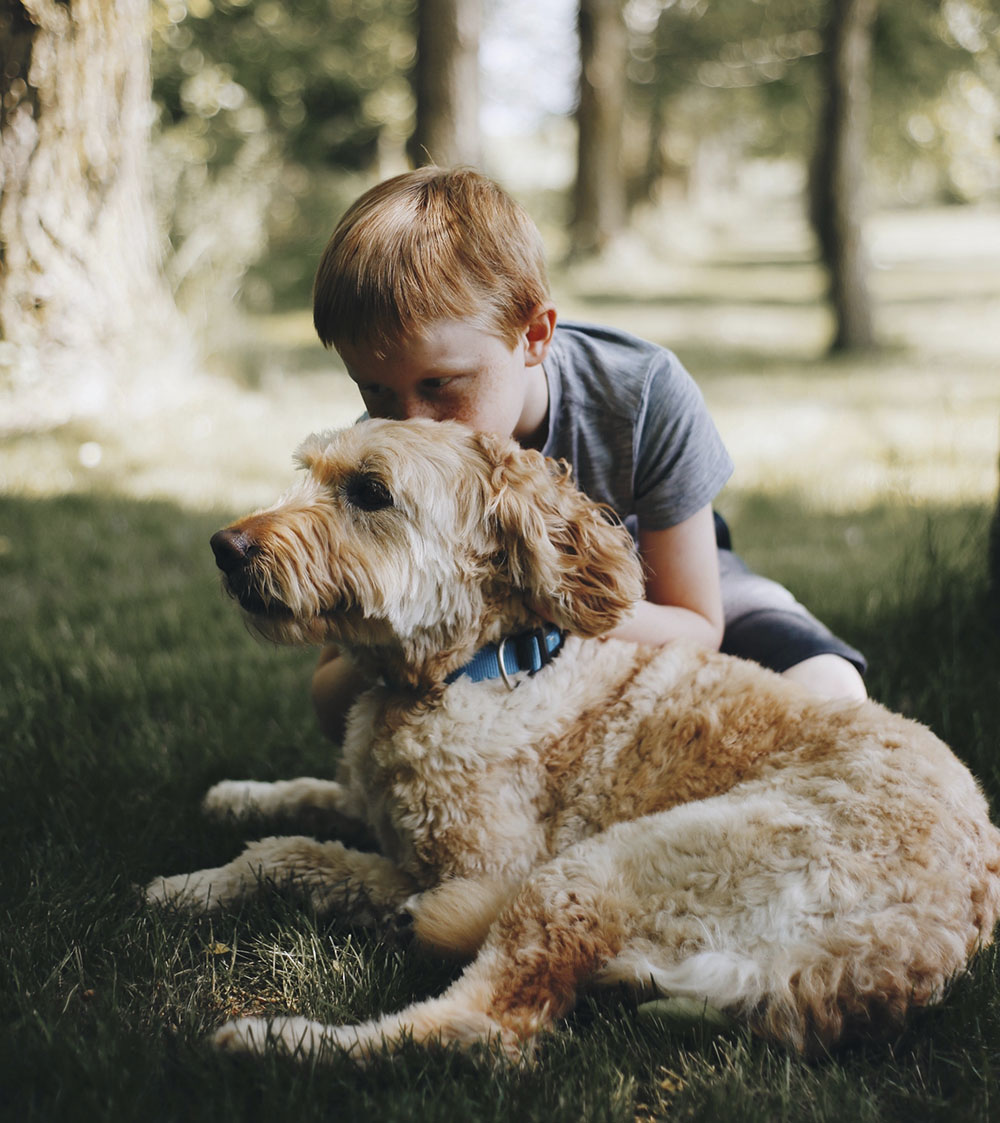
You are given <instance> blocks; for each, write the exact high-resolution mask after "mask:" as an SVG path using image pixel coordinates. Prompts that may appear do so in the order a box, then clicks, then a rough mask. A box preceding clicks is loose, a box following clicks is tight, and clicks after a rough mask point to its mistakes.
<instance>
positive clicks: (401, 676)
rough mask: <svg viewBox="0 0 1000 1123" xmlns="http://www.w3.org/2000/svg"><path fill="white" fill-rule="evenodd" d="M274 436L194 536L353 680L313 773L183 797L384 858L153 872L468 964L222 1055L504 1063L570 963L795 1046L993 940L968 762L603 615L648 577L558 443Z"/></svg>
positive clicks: (255, 851) (960, 964) (543, 1019)
mask: <svg viewBox="0 0 1000 1123" xmlns="http://www.w3.org/2000/svg"><path fill="white" fill-rule="evenodd" d="M298 459H299V461H300V463H301V465H302V466H303V467H304V468H306V469H307V474H306V476H305V478H304V479H303V480H302V481H301V483H300V484H299V485H298V486H297V487H296V488H295V489H294V490H292V491H291V492H290V493H289V494H288V495H286V496H285V497H284V498H283V499H282V500H281V501H280V502H279V503H277V504H276V505H275V506H274V507H271V508H269V509H268V510H265V511H261V512H259V513H257V514H254V515H251V516H249V517H248V518H245V519H243V520H241V521H240V522H238V523H236V524H234V525H233V526H231V527H230V528H228V529H227V530H224V531H220V532H219V534H217V535H216V536H215V538H214V539H213V548H214V549H215V552H216V556H217V559H218V562H219V565H220V567H221V568H222V569H223V570H224V573H225V577H224V581H225V584H226V585H227V587H228V589H229V591H230V592H231V593H232V594H233V595H234V596H235V597H236V599H237V600H238V601H239V603H240V604H241V606H242V608H243V609H244V611H245V612H246V614H247V615H248V617H249V619H250V621H251V622H252V624H253V626H254V627H255V628H256V629H257V630H258V631H259V632H261V633H263V635H265V636H268V637H270V638H272V639H274V640H277V641H279V642H282V643H307V644H319V643H324V642H326V641H328V640H333V641H335V642H336V643H337V644H338V645H340V647H341V648H342V650H344V651H345V652H347V653H349V655H350V657H351V658H352V659H353V660H355V661H356V663H357V664H358V665H359V666H360V667H362V668H364V669H365V670H366V671H368V672H369V674H370V676H371V681H373V682H376V685H374V686H372V687H371V688H370V689H369V690H368V691H367V692H366V693H364V694H363V695H362V696H361V697H360V698H359V700H358V701H357V702H356V703H355V705H354V707H353V709H352V711H351V714H350V717H349V721H348V729H347V734H346V737H345V741H344V746H343V756H342V760H341V762H340V771H339V779H338V780H337V781H336V782H332V781H325V780H317V779H309V778H305V779H299V780H292V781H288V782H283V783H276V784H265V783H254V782H251V781H246V782H234V781H226V782H223V783H221V784H218V785H216V786H215V787H214V788H212V789H211V791H210V792H209V793H208V796H207V797H206V807H207V809H208V810H209V811H211V812H215V813H218V814H235V815H243V814H254V815H268V814H272V813H273V814H278V813H280V814H282V815H287V814H289V813H292V812H296V811H302V812H308V813H309V814H311V815H312V816H314V817H315V815H316V814H317V813H319V814H322V815H325V816H326V817H327V821H328V823H329V825H330V827H331V833H339V834H340V835H341V837H344V836H345V835H346V836H348V837H355V838H357V837H364V836H369V837H370V838H372V839H373V840H374V842H375V844H376V845H377V848H378V849H377V852H376V851H373V850H362V849H353V848H350V847H348V846H345V845H344V844H343V843H342V842H339V841H322V842H321V841H316V840H314V839H313V838H307V837H284V838H265V839H263V840H261V841H258V842H254V843H252V844H251V845H250V846H248V847H247V849H246V850H245V851H244V852H243V853H242V854H241V855H240V856H239V857H237V858H236V859H235V860H234V861H231V862H229V863H228V864H227V865H224V866H221V867H219V868H217V869H209V870H201V871H199V872H197V873H192V874H188V875H182V876H178V877H168V878H158V879H157V880H155V881H154V882H153V883H152V884H151V885H150V886H149V888H148V890H147V892H148V895H149V897H150V899H152V900H153V901H157V902H172V903H174V904H176V905H178V906H180V907H185V908H189V909H191V910H192V911H196V912H206V911H208V910H212V909H215V908H217V907H220V906H226V905H229V904H231V903H232V902H235V901H237V900H240V899H243V898H246V897H248V896H249V895H251V894H255V893H258V892H260V891H262V890H264V889H266V888H267V887H268V886H270V885H273V884H277V885H285V886H291V887H293V888H294V889H295V890H297V891H298V892H299V893H301V894H302V895H303V896H304V897H305V898H306V899H307V900H308V901H309V902H311V903H312V904H313V905H314V906H315V907H316V908H318V909H323V910H327V911H336V912H339V913H340V914H341V915H343V916H345V917H347V918H349V919H351V920H353V921H355V922H362V923H372V924H376V925H378V924H388V923H393V921H394V918H396V922H397V923H398V922H399V920H398V918H399V917H402V918H403V919H404V921H405V922H406V923H408V924H410V925H411V927H412V931H413V933H414V935H415V937H416V939H417V940H418V941H419V942H420V943H421V944H423V945H425V946H426V947H428V948H431V949H437V950H439V951H441V952H444V953H452V954H458V955H461V956H464V957H468V958H470V959H471V962H470V963H469V965H468V966H467V967H466V969H465V970H464V973H463V974H462V975H461V976H460V977H459V978H458V979H457V981H456V982H455V983H454V984H453V985H451V986H450V987H449V988H448V989H447V990H446V991H445V993H444V994H442V995H441V996H440V997H437V998H432V999H430V1000H428V1001H423V1002H417V1003H415V1004H414V1005H412V1006H410V1007H409V1008H407V1009H404V1010H403V1011H402V1012H400V1013H395V1014H389V1015H387V1016H385V1017H382V1018H377V1019H375V1020H373V1021H369V1022H366V1023H364V1024H360V1025H350V1026H339V1027H338V1026H329V1025H323V1024H321V1023H318V1022H315V1021H310V1020H307V1019H306V1018H302V1017H285V1018H277V1019H271V1020H264V1019H258V1018H244V1019H241V1020H238V1021H233V1022H230V1023H229V1024H227V1025H225V1026H223V1027H222V1028H221V1029H219V1030H218V1031H217V1033H216V1034H215V1037H214V1041H215V1043H216V1044H217V1045H218V1046H219V1047H221V1048H225V1049H231V1050H239V1051H247V1052H255V1053H256V1052H261V1051H263V1050H265V1049H266V1048H268V1047H277V1048H279V1049H283V1050H285V1051H287V1052H289V1053H295V1054H296V1055H297V1056H300V1057H305V1056H309V1055H314V1054H317V1053H324V1054H325V1053H329V1052H337V1051H338V1050H339V1051H346V1052H347V1053H348V1054H350V1055H351V1056H352V1057H354V1058H357V1059H364V1058H365V1057H366V1056H368V1055H370V1054H372V1053H376V1052H379V1051H381V1050H382V1049H383V1048H390V1049H391V1048H393V1047H394V1046H396V1045H398V1044H399V1043H401V1042H403V1041H405V1040H409V1039H412V1040H414V1041H418V1042H428V1043H431V1042H437V1041H440V1042H457V1043H458V1044H460V1045H463V1046H470V1045H473V1044H475V1043H492V1044H493V1045H494V1046H499V1047H500V1048H501V1049H502V1050H503V1051H504V1052H506V1053H507V1054H509V1055H511V1056H519V1055H520V1054H521V1052H522V1050H523V1049H524V1048H525V1046H526V1044H527V1043H528V1042H529V1040H530V1039H531V1038H532V1037H533V1035H535V1034H537V1033H538V1032H539V1031H541V1030H544V1029H545V1028H546V1027H548V1026H550V1025H551V1024H552V1023H553V1022H554V1021H555V1020H556V1019H558V1018H560V1017H562V1016H563V1015H564V1014H566V1012H567V1011H568V1010H569V1009H570V1008H571V1007H572V1006H573V1003H574V1000H575V998H576V996H577V994H578V992H579V991H580V990H581V988H583V987H591V986H594V985H597V984H625V985H627V986H628V987H631V988H634V989H635V990H636V991H637V992H639V993H640V994H647V995H649V994H661V995H668V996H676V997H678V998H681V999H683V998H687V999H695V1000H698V1001H700V1002H707V1003H709V1004H711V1005H712V1006H714V1007H716V1008H718V1009H719V1010H721V1011H724V1012H725V1013H726V1014H728V1015H730V1016H732V1017H734V1018H736V1019H740V1020H742V1021H743V1022H744V1023H745V1024H747V1025H749V1026H750V1027H751V1028H752V1029H753V1030H755V1031H756V1032H758V1033H760V1034H762V1035H764V1036H765V1037H767V1038H769V1039H771V1040H774V1041H778V1042H781V1043H784V1044H786V1045H787V1046H790V1047H791V1048H793V1049H796V1050H802V1051H822V1050H824V1049H826V1048H829V1047H830V1046H833V1045H835V1044H836V1043H837V1042H839V1041H841V1040H844V1039H846V1038H848V1037H852V1036H855V1035H857V1034H867V1033H870V1032H878V1031H879V1030H884V1029H886V1028H890V1027H892V1026H895V1025H897V1024H898V1023H899V1022H900V1021H901V1019H902V1018H903V1016H904V1014H905V1013H906V1011H907V1009H908V1008H910V1007H911V1006H922V1005H925V1004H927V1003H930V1002H933V1001H935V1000H936V999H938V998H939V997H940V996H941V995H942V992H943V991H944V989H945V988H946V986H947V984H948V982H949V980H950V979H951V978H952V977H953V976H955V975H956V974H957V973H958V972H960V971H962V970H963V968H964V967H965V965H966V963H967V961H968V958H969V956H970V955H971V954H972V953H973V952H974V951H975V950H976V949H977V948H979V947H981V946H983V945H985V944H987V943H989V941H990V940H991V938H992V933H993V928H994V924H995V922H996V920H997V914H998V910H1000V881H998V877H997V873H998V868H1000V834H998V832H997V831H996V830H995V829H994V827H993V825H992V824H991V823H990V820H989V818H988V812H987V806H986V802H985V800H984V799H983V796H982V794H981V793H980V791H979V789H978V788H977V786H976V783H975V781H974V780H973V779H972V777H971V776H970V774H969V772H968V771H967V770H966V768H965V767H964V765H962V764H961V763H960V762H959V761H958V760H957V759H956V758H955V757H954V756H953V755H952V753H951V752H950V750H949V749H948V748H947V747H946V746H945V745H944V744H942V742H941V741H939V740H938V739H937V738H936V737H935V736H934V735H933V734H932V733H931V732H930V731H929V730H927V729H925V728H923V727H922V726H920V725H917V724H916V723H914V722H912V721H909V720H906V719H904V718H902V717H899V716H897V715H895V714H892V713H889V712H888V711H887V710H885V709H883V708H882V707H881V706H879V705H877V704H876V703H874V702H865V703H861V704H858V703H855V702H850V703H836V702H833V703H831V702H824V701H821V700H818V699H817V698H814V697H812V696H810V695H809V694H807V693H805V692H804V691H803V690H802V689H801V688H799V687H797V686H796V685H795V684H793V683H790V682H788V681H786V680H785V679H783V678H782V677H780V676H779V675H776V674H772V673H771V672H769V671H767V670H764V669H762V668H761V667H758V666H756V665H754V664H751V663H747V662H744V661H741V660H738V659H734V658H729V657H726V656H723V655H719V654H714V653H709V652H707V651H703V650H699V649H697V648H695V647H693V646H688V645H687V644H685V643H675V644H671V645H669V646H667V647H663V648H657V649H653V648H643V647H636V646H633V645H630V644H625V643H621V642H618V641H614V640H602V639H599V638H597V637H599V636H601V634H602V633H604V632H607V631H608V630H609V629H611V628H612V627H613V626H614V625H615V624H616V623H617V622H618V621H619V620H620V619H621V618H622V617H623V615H624V614H626V613H627V612H628V611H629V609H630V605H631V604H632V603H633V602H634V601H635V600H636V599H637V598H639V597H640V596H641V595H642V591H643V585H642V580H641V574H640V572H639V565H638V562H637V560H636V558H635V554H634V550H633V547H632V542H631V540H630V538H629V536H628V534H627V532H626V531H625V530H624V529H622V528H621V527H620V526H617V525H614V524H613V523H612V522H611V521H609V520H608V519H607V518H606V517H605V515H604V513H603V511H602V509H601V508H599V507H598V506H597V505H596V504H594V503H591V502H590V501H589V500H587V499H586V498H584V497H583V496H582V495H581V494H580V493H579V492H578V491H577V490H576V489H575V487H574V486H573V485H572V483H571V481H570V480H569V478H568V472H567V471H566V470H565V468H564V467H562V466H559V465H556V464H554V463H552V462H549V461H546V460H544V459H543V457H542V456H541V455H540V454H538V453H535V452H529V451H524V450H522V449H520V448H519V447H517V446H516V445H515V444H514V443H513V442H511V441H508V440H501V439H498V438H495V437H491V436H486V435H482V434H474V433H472V432H470V431H468V430H467V429H465V428H463V427H461V426H460V425H458V424H455V423H451V422H443V423H439V422H429V421H409V422H394V421H368V422H364V423H361V424H359V425H357V426H355V427H353V428H351V429H348V430H346V431H344V432H339V433H333V434H329V433H328V434H323V435H319V436H313V437H311V438H310V439H308V440H307V441H306V442H305V444H304V445H303V446H302V448H301V449H300V451H299V453H298ZM498 656H499V662H498ZM477 668H478V669H477ZM484 668H485V670H484ZM501 668H502V670H501ZM487 672H488V673H487ZM484 675H486V677H484ZM489 675H493V676H494V677H489Z"/></svg>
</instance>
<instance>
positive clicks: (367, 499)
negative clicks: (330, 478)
mask: <svg viewBox="0 0 1000 1123" xmlns="http://www.w3.org/2000/svg"><path fill="white" fill-rule="evenodd" d="M344 496H345V498H346V499H347V502H348V503H350V504H351V506H352V507H359V508H360V509H361V510H362V511H381V510H384V509H385V508H386V507H391V506H392V504H393V499H392V492H391V491H389V489H388V488H387V487H386V486H385V484H384V483H382V481H381V480H380V479H378V477H377V476H365V475H358V476H351V478H350V479H349V480H348V481H347V484H346V486H345V487H344Z"/></svg>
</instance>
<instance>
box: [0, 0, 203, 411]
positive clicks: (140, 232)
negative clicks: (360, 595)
mask: <svg viewBox="0 0 1000 1123" xmlns="http://www.w3.org/2000/svg"><path fill="white" fill-rule="evenodd" d="M147 16H148V5H147V0H120V2H119V3H115V4H105V3H101V2H100V0H76V2H75V3H73V4H64V3H56V2H55V0H25V2H24V3H23V4H22V3H13V4H7V5H6V6H5V8H4V10H3V11H2V13H0V48H2V49H0V73H2V76H3V87H2V91H0V92H2V100H0V340H2V342H0V390H3V391H4V392H5V396H7V397H14V396H16V397H18V398H19V400H20V401H19V411H18V417H19V419H20V421H21V423H27V422H32V423H35V424H39V425H50V424H57V423H60V422H62V421H65V420H67V419H68V418H72V417H73V416H75V415H76V414H77V413H79V412H91V411H97V410H106V409H108V408H110V407H111V405H112V404H113V400H114V396H115V394H116V392H117V391H118V390H119V389H120V388H121V387H122V385H123V384H124V383H125V382H127V381H130V382H134V383H136V384H139V385H138V389H139V395H140V396H142V386H141V383H143V382H144V381H145V382H146V385H147V387H150V386H152V385H153V384H154V383H164V382H165V383H170V382H172V381H176V380H178V379H180V378H182V377H183V376H184V375H185V373H186V371H187V370H189V369H190V365H191V359H192V351H191V349H190V348H189V347H187V346H186V345H185V339H186V333H185V332H184V330H183V329H182V327H181V323H180V320H179V317H177V315H176V313H175V310H174V306H173V302H172V300H171V296H170V292H169V290H168V288H167V287H166V285H165V284H164V283H163V280H162V277H161V274H160V254H159V249H160V246H159V241H158V239H157V238H156V236H155V223H154V219H153V200H152V183H151V179H150V176H149V163H148V161H149V123H150V114H149V104H150V103H149V99H150V77H149V37H148V19H147ZM140 372H142V373H141V375H140ZM6 424H10V421H9V420H8V421H5V419H4V418H3V417H2V416H0V429H3V428H4V427H5V425H6Z"/></svg>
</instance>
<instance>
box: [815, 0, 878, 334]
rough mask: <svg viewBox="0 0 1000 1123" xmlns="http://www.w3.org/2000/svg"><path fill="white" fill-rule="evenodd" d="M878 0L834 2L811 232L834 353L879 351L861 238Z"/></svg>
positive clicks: (826, 47)
mask: <svg viewBox="0 0 1000 1123" xmlns="http://www.w3.org/2000/svg"><path fill="white" fill-rule="evenodd" d="M877 7H878V0H831V11H830V20H829V23H828V25H827V29H826V34H825V62H826V68H825V76H826V83H825V103H824V109H823V113H822V116H821V118H820V127H819V134H818V138H817V145H816V152H815V157H814V160H813V164H812V168H811V180H810V206H811V218H812V222H813V226H814V228H815V230H816V235H817V238H818V239H819V244H820V249H821V252H822V255H823V260H824V262H825V264H826V266H827V269H828V271H829V275H830V300H831V303H832V305H833V310H834V315H835V317H836V324H837V326H836V332H835V335H834V339H833V343H832V349H833V350H835V351H847V350H851V351H856V350H864V349H868V348H871V347H874V346H875V325H874V321H873V317H872V309H871V297H870V295H869V291H868V255H867V252H866V247H865V239H864V218H865V210H866V205H865V162H866V154H867V148H868V129H869V121H870V104H871V75H870V72H871V57H872V29H873V27H874V23H875V15H876V11H877Z"/></svg>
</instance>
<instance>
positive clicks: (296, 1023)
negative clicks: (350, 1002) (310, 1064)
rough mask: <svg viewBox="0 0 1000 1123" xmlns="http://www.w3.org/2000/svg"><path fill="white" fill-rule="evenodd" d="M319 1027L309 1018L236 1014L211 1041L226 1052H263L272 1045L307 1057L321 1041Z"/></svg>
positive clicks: (217, 1031)
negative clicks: (246, 1016) (250, 1016)
mask: <svg viewBox="0 0 1000 1123" xmlns="http://www.w3.org/2000/svg"><path fill="white" fill-rule="evenodd" d="M320 1028H321V1027H318V1026H317V1025H316V1023H315V1022H310V1021H309V1020H308V1019H307V1018H274V1019H268V1018H237V1019H236V1020H235V1021H232V1022H226V1024H225V1025H224V1026H221V1027H220V1028H219V1029H217V1030H216V1031H215V1033H213V1034H212V1038H211V1042H212V1046H213V1048H215V1049H218V1050H219V1051H220V1052H223V1053H245V1054H250V1055H254V1056H261V1055H262V1054H264V1053H266V1052H268V1051H269V1050H272V1049H273V1050H275V1051H277V1052H279V1053H284V1054H286V1055H288V1056H290V1057H295V1056H302V1057H307V1056H309V1055H310V1054H312V1053H314V1052H316V1051H317V1050H318V1049H319V1048H320V1046H321V1045H322V1035H321V1034H320V1033H318V1030H320Z"/></svg>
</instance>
